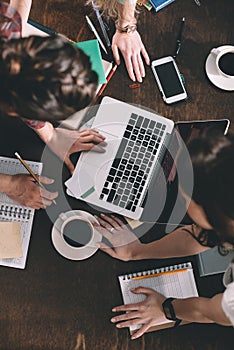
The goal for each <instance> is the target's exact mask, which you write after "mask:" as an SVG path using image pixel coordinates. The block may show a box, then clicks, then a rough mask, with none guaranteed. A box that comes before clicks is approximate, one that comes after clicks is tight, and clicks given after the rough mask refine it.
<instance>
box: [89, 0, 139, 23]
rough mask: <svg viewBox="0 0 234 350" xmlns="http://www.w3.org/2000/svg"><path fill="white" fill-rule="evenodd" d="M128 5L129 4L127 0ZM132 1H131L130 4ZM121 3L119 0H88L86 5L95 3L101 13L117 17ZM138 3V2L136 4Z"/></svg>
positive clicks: (136, 11)
mask: <svg viewBox="0 0 234 350" xmlns="http://www.w3.org/2000/svg"><path fill="white" fill-rule="evenodd" d="M125 1H126V5H128V2H127V0H125ZM130 3H131V2H129V5H130ZM119 4H121V2H119V1H118V0H95V1H94V0H87V2H86V5H93V6H94V7H96V8H97V9H98V10H99V11H100V12H101V14H102V15H103V14H104V15H105V17H107V18H108V19H110V18H111V19H117V18H118V5H119ZM136 5H137V4H136ZM135 13H136V14H138V13H139V8H137V6H136V10H135Z"/></svg>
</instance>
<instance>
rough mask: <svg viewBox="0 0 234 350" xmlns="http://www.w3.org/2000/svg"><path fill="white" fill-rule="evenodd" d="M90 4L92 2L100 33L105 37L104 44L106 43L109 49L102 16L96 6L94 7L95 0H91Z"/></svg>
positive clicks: (109, 45)
mask: <svg viewBox="0 0 234 350" xmlns="http://www.w3.org/2000/svg"><path fill="white" fill-rule="evenodd" d="M92 4H93V10H94V12H95V15H96V17H97V19H98V22H99V24H100V27H101V30H102V34H103V36H104V38H105V41H106V45H107V47H108V49H109V50H110V49H111V43H110V39H109V37H108V34H107V31H106V28H105V25H104V23H103V20H102V16H101V15H100V12H99V10H98V8H97V7H95V1H92Z"/></svg>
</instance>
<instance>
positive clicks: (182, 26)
mask: <svg viewBox="0 0 234 350" xmlns="http://www.w3.org/2000/svg"><path fill="white" fill-rule="evenodd" d="M184 22H185V18H184V17H182V18H181V22H180V30H179V35H178V37H177V40H176V49H175V53H174V56H173V58H176V57H177V55H178V53H179V51H180V47H181V40H182V33H183V29H184Z"/></svg>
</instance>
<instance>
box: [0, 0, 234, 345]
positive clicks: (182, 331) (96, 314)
mask: <svg viewBox="0 0 234 350" xmlns="http://www.w3.org/2000/svg"><path fill="white" fill-rule="evenodd" d="M86 14H88V15H90V17H91V18H92V19H93V21H94V23H95V24H96V19H95V16H94V14H93V13H92V10H91V9H90V8H88V7H86V6H84V1H79V0H69V1H65V0H58V1H54V0H53V1H52V0H34V1H33V6H32V10H31V14H30V17H31V18H32V19H33V20H36V21H38V22H41V23H43V24H44V25H46V26H48V27H51V28H53V29H55V30H57V31H58V32H60V33H63V34H65V35H67V36H69V37H70V38H71V39H73V40H86V39H93V38H94V37H93V34H92V33H91V32H90V30H89V29H88V28H87V24H86V21H85V19H84V16H85V15H86ZM233 14H234V5H233V1H232V0H223V1H213V0H207V1H201V6H200V7H198V6H197V5H196V4H195V2H194V1H193V0H180V1H179V0H177V1H175V2H174V3H173V4H171V5H169V6H168V7H167V8H165V9H163V10H162V11H160V12H158V13H149V12H148V11H147V10H145V9H142V10H141V12H140V15H139V30H140V32H141V33H142V38H143V40H144V43H145V45H146V47H147V49H148V52H149V54H150V57H151V59H154V58H156V57H160V56H164V55H169V54H172V53H173V51H174V47H175V42H176V38H177V34H178V31H179V24H180V18H181V17H182V16H185V18H186V23H185V28H184V34H183V43H182V47H181V52H180V54H179V56H178V60H177V62H178V66H179V68H180V70H181V72H182V73H183V74H184V77H185V84H186V89H187V92H188V95H189V98H188V100H187V101H186V102H182V103H179V104H177V105H172V106H167V105H165V104H164V103H163V101H162V99H161V96H160V94H159V91H158V89H157V87H156V84H155V81H154V77H153V75H152V73H151V70H150V68H149V67H147V69H146V78H145V79H144V83H143V84H142V85H141V87H140V88H137V89H130V88H129V84H130V80H129V78H128V76H127V74H126V71H125V68H124V65H122V66H121V67H119V68H118V70H117V72H116V73H115V75H114V77H113V78H112V80H111V82H110V84H109V85H108V87H107V89H106V90H105V95H109V96H112V97H115V98H118V99H120V100H124V101H126V102H130V103H137V104H140V105H143V106H146V107H149V108H151V109H153V110H155V111H157V112H159V113H160V114H162V115H164V116H166V117H168V118H171V119H173V120H175V121H178V120H194V119H210V118H212V119H219V118H224V117H225V118H229V119H230V120H231V121H234V117H233V107H234V99H233V92H226V91H222V90H220V89H218V88H216V87H215V86H214V85H212V83H211V82H210V81H209V80H208V78H207V76H206V73H205V70H204V65H205V61H206V57H207V55H208V54H209V52H210V50H211V49H212V48H213V47H217V46H220V45H225V44H233V39H234V38H233V34H234V33H233ZM112 28H113V26H112ZM0 126H1V127H0V149H1V152H0V154H1V155H5V156H13V153H14V151H15V150H18V152H19V153H21V154H22V155H24V157H25V158H27V159H31V160H33V159H36V160H40V159H41V155H42V152H43V148H44V147H43V144H42V142H41V141H40V140H39V138H38V137H37V136H36V134H35V133H34V132H33V131H31V130H30V129H29V128H27V127H26V126H25V125H23V123H22V122H21V121H19V120H17V119H16V118H6V117H1V118H0ZM231 129H233V126H232V125H231ZM25 140H27V142H26V141H25ZM56 169H59V171H57V170H56ZM61 169H62V166H61V163H60V161H59V160H58V159H57V158H56V157H55V156H53V155H52V154H50V153H49V154H48V158H47V159H45V165H44V174H46V175H48V176H52V177H55V178H56V182H55V184H54V185H53V186H54V188H59V189H60V187H61V190H60V196H59V198H58V206H57V207H56V208H54V209H51V210H49V216H50V217H53V218H56V217H57V215H58V214H59V212H61V211H65V210H67V208H68V207H69V206H71V207H72V208H77V209H80V208H83V209H87V207H86V206H85V205H84V204H81V203H80V202H79V201H76V200H74V199H72V198H68V199H67V202H66V203H65V202H64V200H63V199H64V194H63V193H62V192H63V190H64V189H63V186H62V182H61V180H60V179H59V178H58V177H59V176H57V175H58V174H59V175H61ZM62 175H63V179H64V178H67V177H68V172H67V170H66V169H63V170H62ZM60 177H61V176H60ZM59 180H60V181H59ZM60 182H61V183H60ZM49 216H48V215H47V213H46V212H45V211H43V210H40V211H38V212H37V213H36V215H35V220H34V226H33V232H32V237H31V241H30V248H29V254H28V259H27V265H26V269H25V270H18V269H13V268H6V267H1V268H0V280H1V294H0V295H1V298H0V349H1V350H29V349H32V350H50V349H51V350H106V349H107V350H143V349H144V350H156V349H157V350H182V349H183V350H188V349H191V350H195V349H196V350H203V349H205V350H209V349H216V350H219V349H220V350H221V349H222V350H224V349H230V348H231V347H232V344H233V339H234V331H233V328H232V327H222V326H218V325H211V324H210V325H205V324H190V325H187V326H183V327H179V328H178V329H170V330H164V331H158V332H154V333H148V334H146V335H145V336H143V337H142V338H140V339H138V340H135V341H131V340H130V337H129V332H128V330H126V329H125V330H117V329H116V328H115V326H114V325H113V324H111V323H110V318H111V316H112V313H111V308H112V307H113V306H114V305H118V304H120V303H121V294H120V289H119V286H118V281H117V275H118V274H121V273H125V272H130V271H132V270H135V271H137V270H142V269H146V268H149V267H153V266H155V265H156V266H165V265H167V264H168V263H171V262H175V263H176V262H179V261H182V260H180V259H174V260H164V261H159V260H148V261H139V262H121V261H117V260H114V259H112V258H111V257H109V256H107V255H105V254H104V253H103V252H101V251H99V252H97V253H96V254H95V255H94V256H93V257H92V258H90V259H87V260H84V261H80V262H74V261H70V260H67V259H65V258H63V257H62V256H60V255H59V254H58V253H57V252H56V251H55V249H54V248H53V245H52V242H51V228H52V221H51V219H50V217H49ZM153 234H154V235H155V237H157V235H159V232H158V231H157V230H155V232H153ZM189 259H190V260H192V261H193V262H194V266H195V273H196V276H197V271H196V264H195V262H196V260H195V258H194V257H190V258H189ZM184 260H185V259H184ZM221 279H222V275H215V276H209V277H203V278H199V277H198V276H197V284H198V287H199V291H200V294H201V295H203V296H212V295H213V294H215V293H217V292H221V291H222V290H223V286H222V282H221Z"/></svg>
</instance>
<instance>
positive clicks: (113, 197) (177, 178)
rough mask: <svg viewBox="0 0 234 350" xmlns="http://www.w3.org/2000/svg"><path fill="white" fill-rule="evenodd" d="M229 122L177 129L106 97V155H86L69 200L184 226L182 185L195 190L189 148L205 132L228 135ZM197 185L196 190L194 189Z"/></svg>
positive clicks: (102, 110)
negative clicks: (179, 188) (179, 164)
mask: <svg viewBox="0 0 234 350" xmlns="http://www.w3.org/2000/svg"><path fill="white" fill-rule="evenodd" d="M229 124H230V122H229V121H228V120H227V119H220V120H207V121H198V120H196V121H189V122H178V123H175V124H174V123H173V122H172V121H171V120H169V119H166V118H164V117H162V116H159V115H157V114H156V113H152V112H149V111H147V110H144V109H141V108H138V107H136V106H133V105H130V104H127V103H124V102H121V101H118V100H115V99H113V98H110V97H104V98H103V100H102V103H101V105H100V107H99V109H98V112H97V114H96V117H95V118H94V122H93V124H92V127H93V128H96V129H98V130H99V131H100V132H101V133H102V134H103V135H105V137H106V141H107V146H106V152H105V153H102V154H99V153H96V152H88V153H87V152H84V153H82V154H81V156H80V158H79V160H78V163H77V165H76V168H75V171H74V174H73V176H72V177H71V179H69V180H68V181H67V182H66V183H65V184H66V186H67V192H68V194H70V195H72V196H74V197H76V198H78V199H81V200H83V201H85V202H87V203H89V204H93V205H95V206H98V207H99V208H101V209H102V210H103V209H104V210H105V209H106V210H108V211H111V212H115V213H119V214H121V215H124V216H127V217H130V218H133V219H139V218H140V219H141V221H148V222H156V221H157V222H158V221H159V222H171V223H177V224H178V223H179V222H180V221H181V220H182V219H183V217H184V215H185V212H186V210H185V209H186V208H185V207H184V203H183V200H182V199H181V198H180V196H179V195H178V193H179V192H178V186H179V184H180V183H183V184H184V183H187V185H189V187H191V190H192V181H193V173H192V168H189V166H185V168H186V169H185V168H184V167H183V166H182V167H181V166H178V164H177V157H178V155H179V154H180V159H182V162H183V163H185V164H187V165H188V164H189V163H190V162H191V160H190V157H189V154H188V152H187V147H186V146H187V144H188V143H189V142H190V141H191V140H192V139H193V138H195V137H199V135H200V134H201V133H202V132H204V131H205V129H207V128H208V129H211V128H212V129H214V128H215V129H218V130H221V131H222V132H224V133H226V132H227V130H228V126H229ZM188 181H189V182H191V183H190V184H189V183H188Z"/></svg>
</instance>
